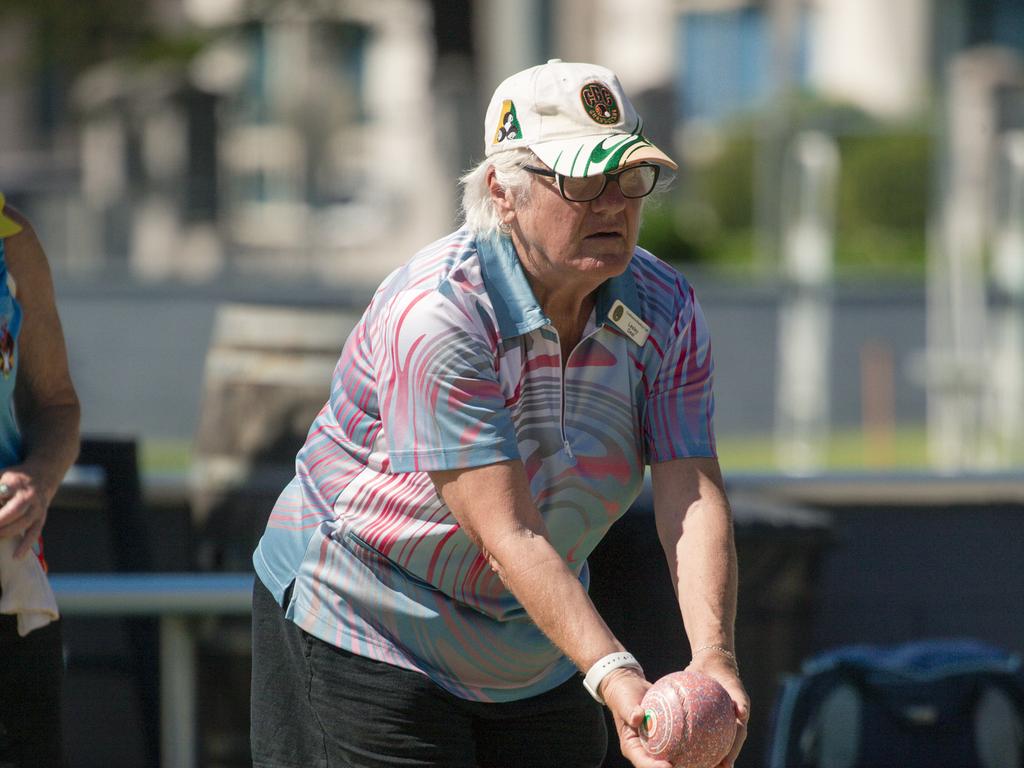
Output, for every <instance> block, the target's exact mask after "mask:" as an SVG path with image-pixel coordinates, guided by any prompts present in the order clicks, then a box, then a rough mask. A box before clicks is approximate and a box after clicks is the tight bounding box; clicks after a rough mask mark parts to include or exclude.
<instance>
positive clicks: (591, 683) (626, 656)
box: [583, 651, 644, 705]
mask: <svg viewBox="0 0 1024 768" xmlns="http://www.w3.org/2000/svg"><path fill="white" fill-rule="evenodd" d="M623 668H629V669H635V670H637V671H638V672H639V673H640V674H641V675H642V674H643V673H644V670H643V667H641V666H640V662H638V661H637V660H636V658H635V657H634V656H633V654H632V653H626V652H625V651H619V652H618V653H609V654H608V655H607V656H604V657H603V658H600V659H598V660H597V661H595V662H594V666H592V667H591V668H590V669H589V670H588V671H587V674H586V676H585V677H584V678H583V687H584V688H586V689H587V693H589V694H590V695H591V696H593V697H594V701H596V702H597V703H598V704H601V705H603V704H604V697H602V696H601V694H600V693H598V686H600V685H601V681H602V680H604V679H605V677H606V676H607V675H608V673H609V672H612V671H614V670H616V669H623Z"/></svg>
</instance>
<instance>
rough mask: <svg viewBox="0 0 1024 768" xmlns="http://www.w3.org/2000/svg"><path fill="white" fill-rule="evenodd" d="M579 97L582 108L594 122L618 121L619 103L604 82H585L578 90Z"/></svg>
mask: <svg viewBox="0 0 1024 768" xmlns="http://www.w3.org/2000/svg"><path fill="white" fill-rule="evenodd" d="M580 99H581V100H582V101H583V109H584V110H586V112H587V114H588V115H589V116H590V119H591V120H593V121H594V122H595V123H600V124H601V125H614V124H615V123H617V122H619V105H618V104H617V103H616V102H615V95H614V94H613V93H612V92H611V90H609V88H608V86H606V85H605V84H604V83H587V84H586V85H584V86H583V89H582V90H581V91H580Z"/></svg>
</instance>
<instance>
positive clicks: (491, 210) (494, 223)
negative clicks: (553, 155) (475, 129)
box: [459, 148, 538, 235]
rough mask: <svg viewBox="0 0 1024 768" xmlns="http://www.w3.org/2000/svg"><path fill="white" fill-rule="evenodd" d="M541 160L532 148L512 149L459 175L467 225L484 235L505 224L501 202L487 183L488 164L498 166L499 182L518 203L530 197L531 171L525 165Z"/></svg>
mask: <svg viewBox="0 0 1024 768" xmlns="http://www.w3.org/2000/svg"><path fill="white" fill-rule="evenodd" d="M537 162H538V160H537V156H536V155H535V154H533V152H531V151H530V150H529V149H525V148H519V149H509V150H506V151H504V152H499V153H497V154H495V155H493V156H492V157H488V158H485V159H484V160H482V161H481V162H480V163H479V164H478V165H477V166H476V167H475V168H473V169H472V170H471V171H468V172H467V173H466V174H465V175H464V176H463V177H462V178H461V179H459V182H460V183H461V184H462V215H463V217H464V219H463V220H464V222H465V226H466V228H467V229H469V230H470V231H471V232H473V233H474V234H476V235H483V234H486V233H488V232H490V231H492V230H495V229H498V225H499V224H501V217H500V215H499V214H498V206H497V205H495V202H494V199H493V198H492V197H491V190H490V188H489V187H488V186H487V169H488V168H491V167H493V168H494V177H495V179H496V180H497V182H498V184H500V185H501V187H502V188H503V189H504V190H505V191H506V192H508V193H510V194H511V195H512V197H513V200H514V201H515V204H516V206H517V207H518V206H521V205H523V204H524V203H526V202H528V201H529V199H530V172H529V171H524V170H523V166H524V165H531V164H535V163H537Z"/></svg>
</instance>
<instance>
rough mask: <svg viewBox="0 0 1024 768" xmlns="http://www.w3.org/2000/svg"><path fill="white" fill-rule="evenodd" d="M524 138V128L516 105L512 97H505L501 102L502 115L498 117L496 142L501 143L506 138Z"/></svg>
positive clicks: (495, 134)
mask: <svg viewBox="0 0 1024 768" xmlns="http://www.w3.org/2000/svg"><path fill="white" fill-rule="evenodd" d="M521 138H523V129H522V128H521V127H520V126H519V118H518V117H516V105H515V104H513V103H512V100H511V99H505V101H503V102H502V104H501V117H500V118H498V126H497V130H495V132H494V141H493V142H492V143H494V144H500V143H501V142H503V141H505V140H506V139H507V140H509V141H512V140H514V139H521Z"/></svg>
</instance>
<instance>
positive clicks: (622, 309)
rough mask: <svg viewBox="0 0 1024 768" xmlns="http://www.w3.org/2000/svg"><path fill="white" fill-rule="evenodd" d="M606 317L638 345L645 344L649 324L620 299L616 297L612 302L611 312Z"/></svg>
mask: <svg viewBox="0 0 1024 768" xmlns="http://www.w3.org/2000/svg"><path fill="white" fill-rule="evenodd" d="M608 319H609V320H611V321H612V324H613V325H614V326H615V327H616V328H618V329H619V330H620V331H622V332H623V333H624V334H626V335H627V336H629V338H630V339H632V340H633V343H635V344H636V345H637V346H638V347H642V346H643V345H644V344H646V343H647V337H648V336H650V335H651V326H649V325H648V324H647V323H645V322H644V321H643V320H641V319H640V317H639V316H638V315H637V314H636V312H634V311H633V310H631V309H630V308H629V307H627V306H626V305H625V304H623V303H622V300H621V299H616V300H615V303H614V304H612V309H611V312H609V313H608Z"/></svg>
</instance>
